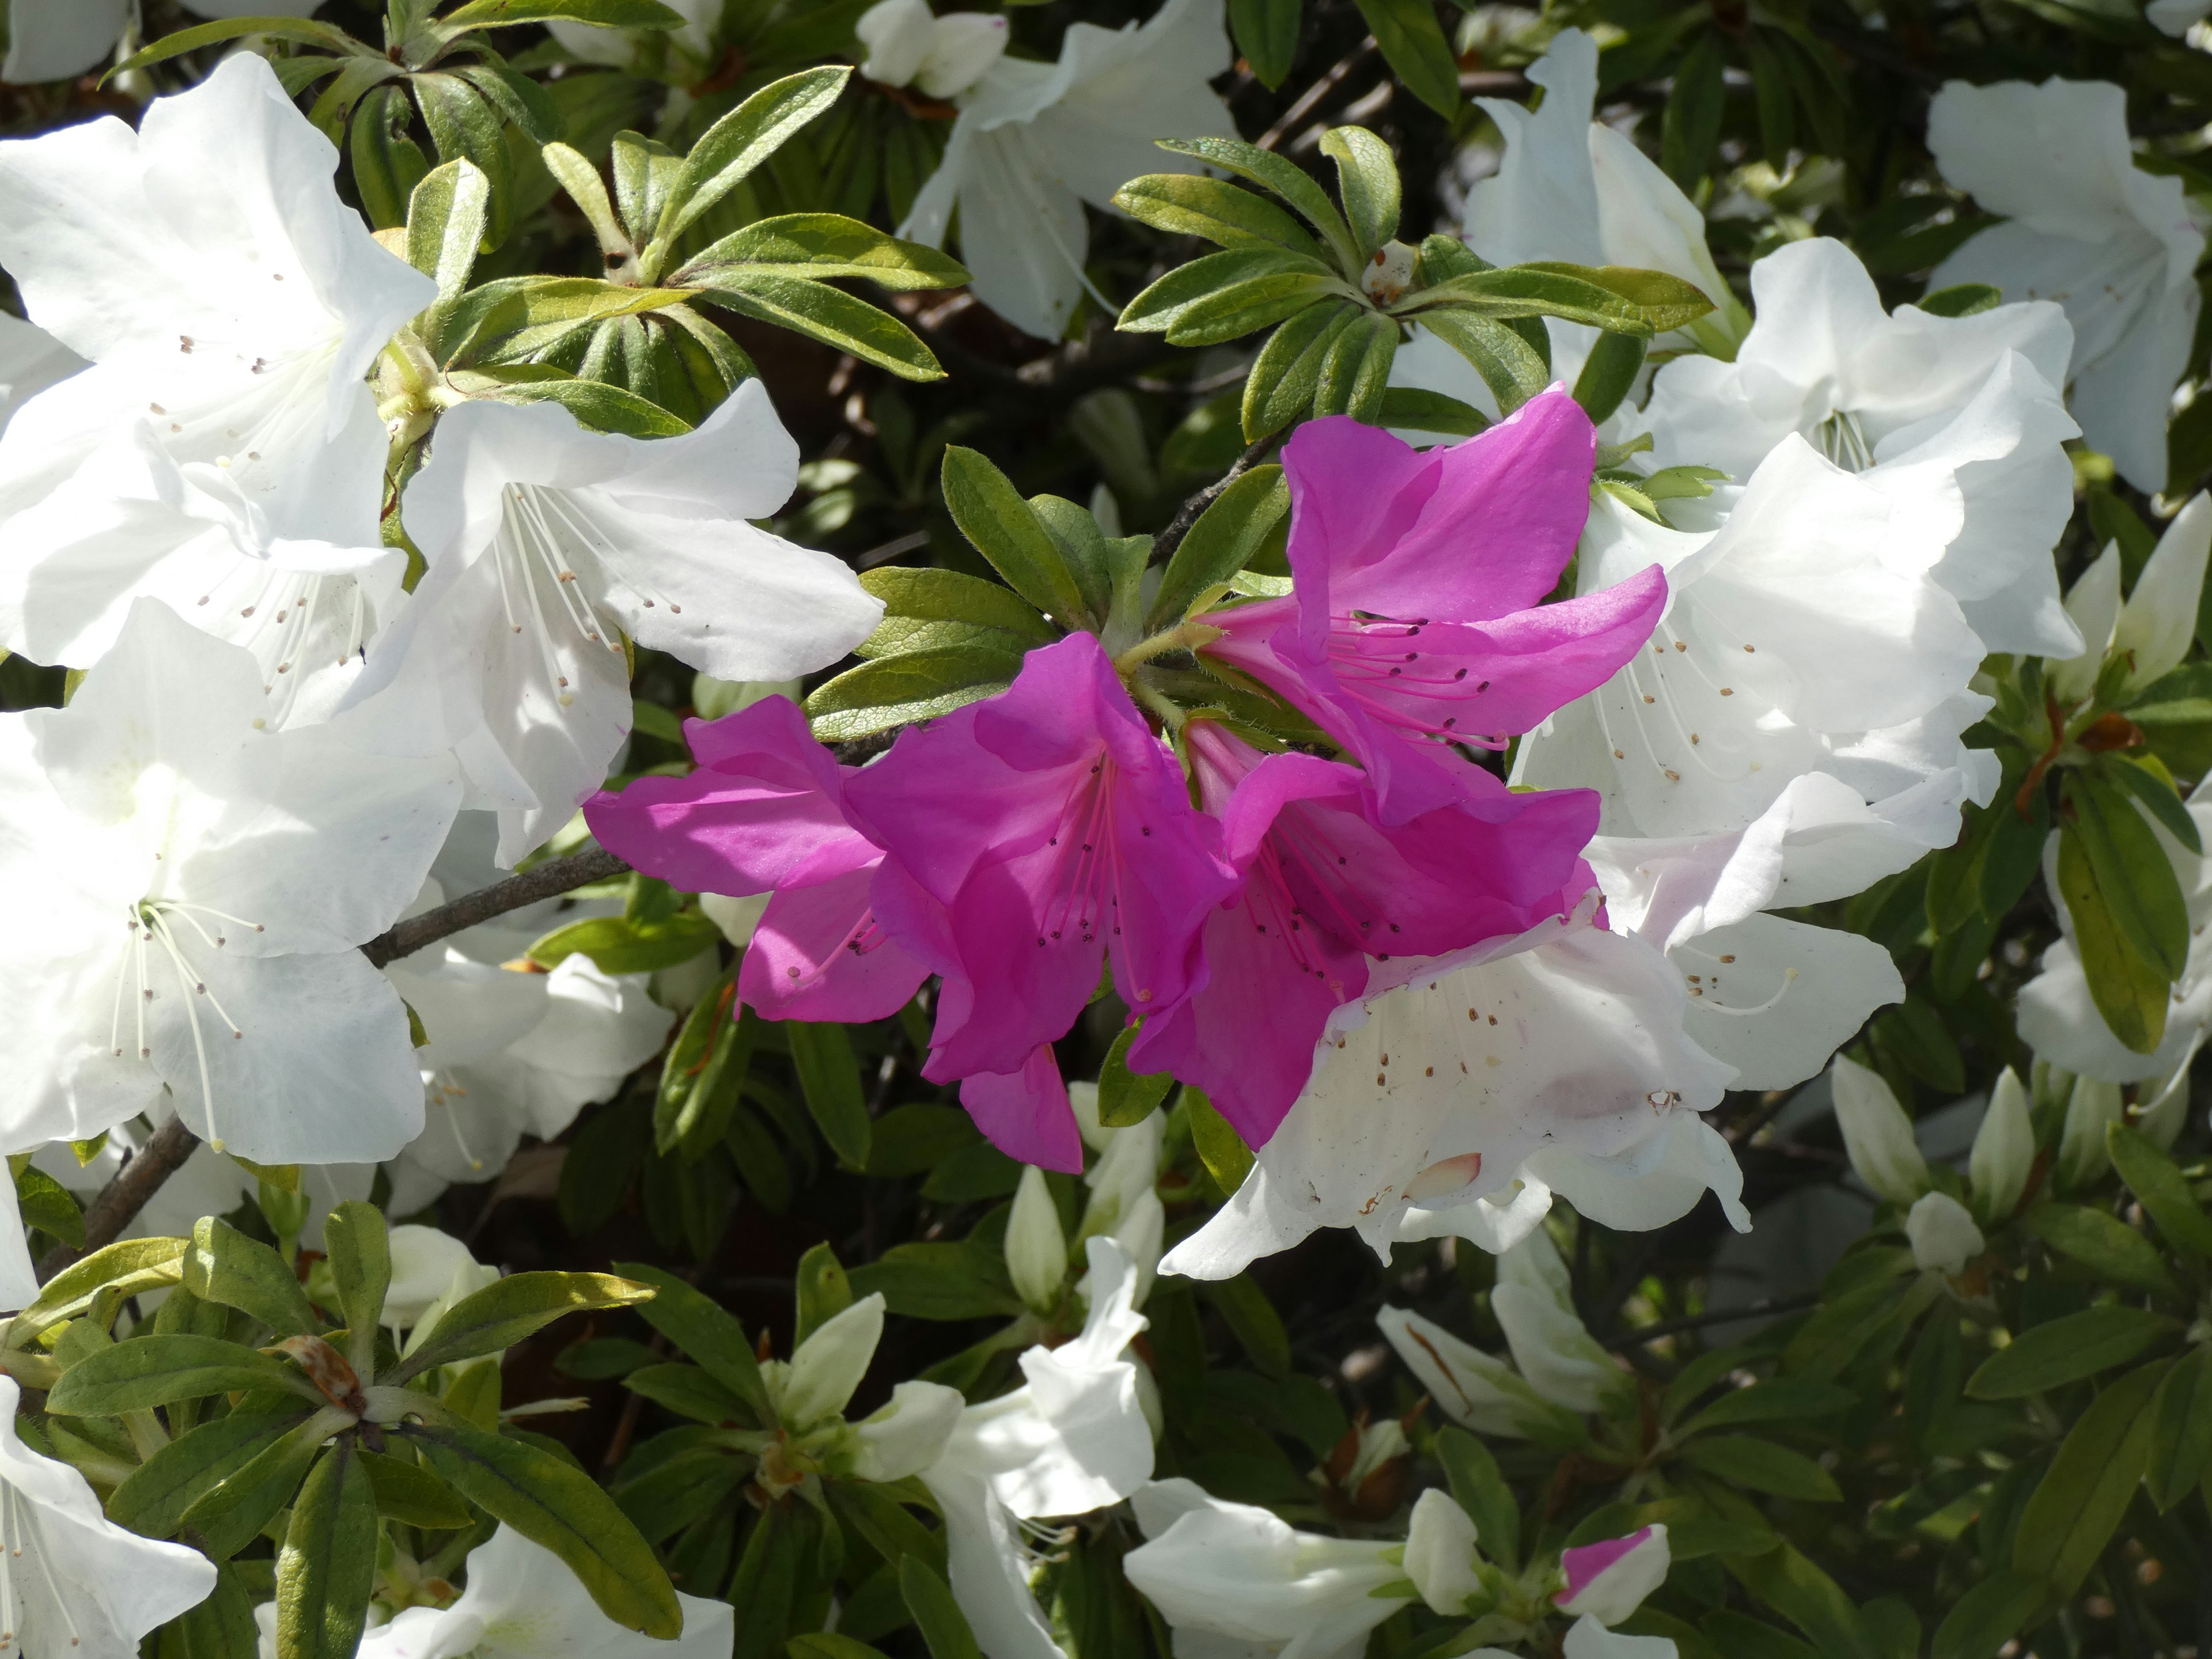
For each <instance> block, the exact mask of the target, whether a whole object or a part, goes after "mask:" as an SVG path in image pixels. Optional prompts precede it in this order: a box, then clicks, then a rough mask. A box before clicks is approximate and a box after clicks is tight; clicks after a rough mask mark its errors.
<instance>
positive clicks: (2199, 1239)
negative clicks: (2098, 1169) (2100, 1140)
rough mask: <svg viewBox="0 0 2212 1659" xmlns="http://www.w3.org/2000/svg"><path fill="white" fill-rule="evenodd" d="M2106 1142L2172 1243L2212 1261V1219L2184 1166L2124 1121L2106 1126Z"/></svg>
mask: <svg viewBox="0 0 2212 1659" xmlns="http://www.w3.org/2000/svg"><path fill="white" fill-rule="evenodd" d="M2105 1145H2106V1149H2107V1150H2108V1151H2110V1152H2111V1153H2112V1166H2113V1167H2114V1168H2115V1169H2117V1170H2118V1171H2119V1172H2120V1179H2121V1180H2123V1181H2124V1182H2127V1184H2128V1190H2129V1191H2130V1192H2132V1193H2133V1194H2135V1195H2136V1201H2137V1202H2138V1203H2140V1204H2141V1205H2142V1206H2143V1209H2144V1210H2145V1212H2148V1214H2149V1216H2150V1218H2151V1219H2152V1220H2153V1221H2155V1222H2156V1223H2158V1230H2159V1231H2160V1233H2161V1234H2162V1235H2164V1237H2165V1238H2166V1243H2169V1244H2171V1245H2172V1246H2173V1247H2174V1248H2175V1249H2179V1250H2183V1251H2185V1252H2186V1253H2188V1254H2189V1255H2192V1256H2194V1257H2196V1258H2197V1260H2198V1261H2207V1260H2212V1217H2207V1216H2206V1215H2205V1213H2204V1209H2203V1206H2202V1205H2200V1204H2198V1203H2197V1194H2196V1193H2195V1191H2194V1190H2193V1189H2192V1188H2191V1186H2190V1184H2189V1177H2188V1176H2185V1175H2183V1174H2182V1173H2181V1169H2180V1166H2179V1164H2175V1163H2174V1161H2173V1160H2172V1158H2169V1157H2167V1156H2166V1153H2165V1152H2162V1151H2160V1149H2159V1147H2158V1146H2157V1145H2156V1144H2155V1143H2154V1142H2153V1141H2152V1140H2150V1139H2148V1137H2147V1136H2145V1135H2144V1134H2143V1133H2142V1132H2141V1131H2139V1130H2136V1129H2131V1128H2130V1127H2128V1126H2127V1125H2126V1124H2124V1123H2111V1124H2107V1125H2106V1127H2105Z"/></svg>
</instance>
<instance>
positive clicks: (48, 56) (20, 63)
mask: <svg viewBox="0 0 2212 1659" xmlns="http://www.w3.org/2000/svg"><path fill="white" fill-rule="evenodd" d="M180 3H181V4H182V5H183V6H184V9H185V10H186V11H189V12H192V13H195V14H197V15H199V16H202V17H312V16H313V15H315V13H316V12H317V11H318V10H319V9H321V7H322V3H323V0H180ZM135 10H136V8H135V7H133V5H132V4H131V0H64V3H59V4H57V3H56V0H8V35H7V40H8V55H7V57H6V58H5V60H4V61H0V81H9V82H15V84H17V85H21V84H23V83H25V82H38V81H65V80H68V79H70V77H71V76H78V75H82V74H83V73H84V72H85V71H86V70H91V69H97V68H98V67H99V66H100V64H101V63H102V62H104V61H105V60H106V58H109V57H111V56H112V55H113V53H114V52H115V48H116V43H117V42H118V40H120V39H121V37H122V34H123V31H124V29H125V27H128V25H129V24H130V22H131V17H132V16H133V15H134V13H135Z"/></svg>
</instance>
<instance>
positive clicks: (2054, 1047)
mask: <svg viewBox="0 0 2212 1659" xmlns="http://www.w3.org/2000/svg"><path fill="white" fill-rule="evenodd" d="M2189 816H2190V817H2191V818H2193V819H2195V820H2196V822H2197V835H2198V836H2200V837H2202V838H2204V839H2205V840H2206V841H2207V842H2208V844H2212V782H2208V783H2200V784H2198V785H2197V789H2196V792H2195V793H2192V794H2191V796H2190V797H2189ZM2151 832H2152V834H2154V835H2155V836H2157V837H2158V840H2159V845H2160V846H2161V847H2163V848H2165V849H2166V857H2167V859H2168V860H2171V861H2172V865H2173V872H2174V874H2175V875H2176V876H2177V877H2178V878H2179V880H2180V883H2181V896H2182V898H2183V899H2184V901H2185V902H2186V903H2187V905H2188V907H2189V959H2188V961H2187V963H2185V965H2184V966H2183V968H2182V971H2181V977H2180V978H2179V980H2178V981H2175V982H2174V986H2173V989H2172V993H2171V998H2172V1000H2170V1001H2169V1002H2168V1003H2167V1005H2166V1035H2165V1036H2163V1037H2161V1038H2160V1040H2159V1045H2158V1047H2157V1048H2154V1049H2153V1050H2152V1051H2151V1052H2150V1053H2149V1054H2137V1053H2136V1051H2135V1050H2133V1049H2131V1048H2128V1047H2127V1046H2126V1045H2125V1044H2124V1043H2123V1042H2121V1041H2120V1040H2119V1039H2118V1037H2116V1036H2113V1035H2112V1028H2111V1027H2110V1026H2108V1025H2106V1024H2105V1018H2104V1016H2103V1015H2102V1014H2100V1013H2099V1012H2097V1005H2096V1002H2095V1000H2094V999H2093V998H2092V997H2091V996H2090V994H2089V981H2088V979H2087V975H2084V974H2083V973H2082V971H2081V952H2080V951H2079V950H2078V949H2076V947H2075V943H2074V917H2073V915H2072V913H2071V912H2069V910H2068V909H2067V908H2066V900H2065V897H2064V896H2063V894H2061V893H2060V892H2059V890H2058V882H2057V877H2056V873H2055V871H2054V869H2053V865H2054V863H2055V861H2056V858H2057V853H2056V841H2057V838H2056V837H2053V838H2052V839H2053V847H2052V850H2051V851H2049V852H2047V853H2046V854H2045V863H2044V871H2043V884H2044V886H2045V889H2046V890H2048V891H2049V892H2050V895H2051V905H2052V908H2054V909H2056V910H2057V913H2058V932H2059V937H2058V939H2057V942H2056V943H2055V944H2053V945H2051V948H2050V949H2049V950H2048V951H2045V952H2044V953H2043V962H2042V964H2041V971H2040V972H2039V973H2038V974H2037V975H2036V976H2035V977H2034V978H2033V979H2032V980H2030V981H2028V982H2027V984H2026V985H2024V986H2022V987H2021V993H2020V1006H2019V1013H2018V1017H2019V1021H2020V1035H2021V1041H2022V1042H2026V1043H2027V1045H2028V1046H2029V1047H2030V1048H2033V1049H2034V1050H2035V1052H2036V1054H2039V1056H2041V1057H2042V1058H2044V1059H2045V1060H2049V1061H2050V1062H2051V1064H2052V1065H2054V1066H2063V1067H2064V1068H2065V1069H2066V1070H2068V1071H2069V1072H2076V1073H2081V1075H2082V1076H2084V1077H2091V1078H2097V1079H2102V1080H2103V1081H2105V1082H2107V1083H2141V1082H2143V1081H2145V1080H2146V1079H2151V1078H2164V1077H2171V1076H2172V1075H2173V1074H2174V1073H2176V1072H2177V1071H2178V1070H2179V1069H2180V1067H2181V1066H2182V1065H2183V1063H2184V1060H2185V1057H2186V1056H2187V1055H2188V1054H2191V1053H2193V1052H2194V1051H2195V1050H2196V1048H2197V1046H2198V1045H2199V1044H2200V1043H2202V1042H2203V1040H2204V1034H2205V1031H2206V1030H2207V1029H2208V1028H2212V927H2209V926H2208V924H2212V859H2206V858H2200V857H2199V856H2198V855H2197V854H2194V853H2192V852H2191V851H2190V850H2189V849H2188V848H2185V847H2184V846H2182V844H2181V843H2180V842H2178V841H2175V840H2174V839H2173V838H2172V836H2169V835H2167V834H2166V831H2165V830H2164V829H2160V827H2159V826H2158V825H2157V824H2156V823H2152V825H2151ZM2100 1144H2101V1143H2100Z"/></svg>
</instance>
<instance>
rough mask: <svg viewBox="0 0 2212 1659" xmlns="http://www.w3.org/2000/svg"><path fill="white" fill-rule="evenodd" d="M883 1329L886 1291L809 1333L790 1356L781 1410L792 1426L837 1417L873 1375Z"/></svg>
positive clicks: (778, 1405) (779, 1404)
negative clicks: (871, 1370)
mask: <svg viewBox="0 0 2212 1659" xmlns="http://www.w3.org/2000/svg"><path fill="white" fill-rule="evenodd" d="M883 1334H884V1298H883V1297H882V1295H881V1293H880V1292H879V1293H878V1294H876V1295H873V1296H864V1297H861V1298H860V1300H859V1301H858V1302H855V1303H854V1304H853V1305H852V1306H851V1307H849V1308H848V1309H846V1310H845V1311H844V1312H842V1313H841V1314H839V1315H838V1316H836V1318H834V1319H831V1320H829V1321H827V1322H824V1323H823V1324H821V1325H818V1326H817V1327H816V1328H814V1329H813V1330H811V1331H810V1332H809V1333H808V1334H807V1337H806V1340H805V1341H804V1342H802V1343H800V1344H799V1350H798V1352H795V1353H793V1355H792V1356H791V1369H790V1370H789V1371H787V1373H786V1374H785V1375H784V1376H783V1379H782V1384H783V1386H782V1391H781V1398H780V1399H779V1400H777V1401H776V1402H775V1406H776V1413H777V1414H778V1415H779V1416H780V1417H781V1418H782V1419H783V1425H784V1427H785V1428H787V1429H791V1430H803V1429H806V1428H811V1426H813V1425H815V1424H817V1423H820V1422H823V1421H825V1420H826V1419H829V1418H832V1417H835V1416H836V1415H837V1414H838V1413H840V1412H842V1411H843V1410H844V1409H845V1402H846V1401H848V1400H850V1399H851V1398H852V1397H853V1390H854V1389H857V1388H859V1387H860V1379H861V1378H862V1377H864V1376H866V1375H867V1374H868V1365H869V1363H870V1362H871V1361H872V1360H873V1359H874V1358H875V1357H876V1344H877V1343H878V1341H880V1340H882V1339H883Z"/></svg>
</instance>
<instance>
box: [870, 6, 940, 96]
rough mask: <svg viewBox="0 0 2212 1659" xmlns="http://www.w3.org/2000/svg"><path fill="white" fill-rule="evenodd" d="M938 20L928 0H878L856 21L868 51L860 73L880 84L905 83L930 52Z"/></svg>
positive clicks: (912, 76) (898, 85)
mask: <svg viewBox="0 0 2212 1659" xmlns="http://www.w3.org/2000/svg"><path fill="white" fill-rule="evenodd" d="M936 23H937V18H936V16H935V15H934V14H933V13H932V12H931V10H930V9H929V5H928V0H879V3H878V4H876V5H872V6H871V7H869V8H868V9H867V10H866V11H864V12H862V13H861V14H860V21H859V22H857V23H855V24H854V25H853V33H854V36H855V37H857V38H858V40H860V44H861V45H862V46H865V47H866V48H867V52H868V55H867V57H866V58H865V59H864V60H863V61H862V62H861V64H860V73H861V74H863V75H865V76H867V78H868V79H869V80H871V81H873V82H876V83H877V84H878V85H879V86H886V87H902V86H904V85H906V84H907V82H909V81H911V80H913V79H914V77H915V74H916V72H917V71H919V70H921V60H922V59H923V58H926V57H927V56H928V55H929V48H930V46H931V43H932V39H933V36H934V34H935V33H936Z"/></svg>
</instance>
